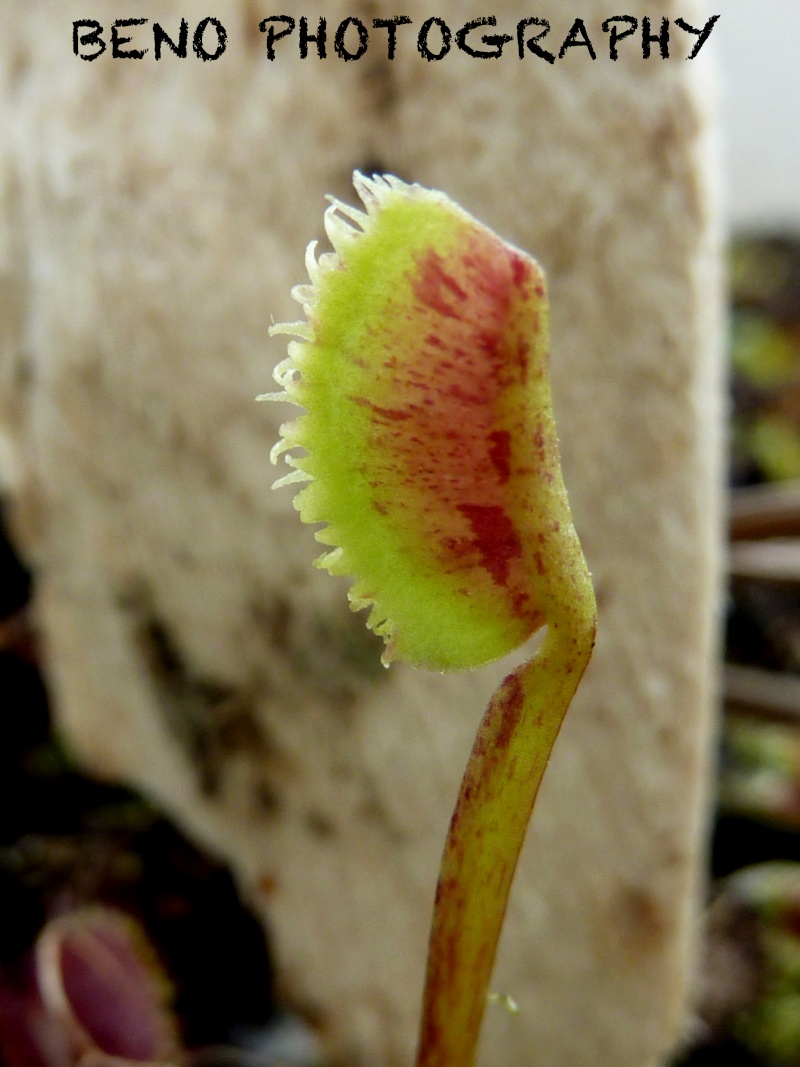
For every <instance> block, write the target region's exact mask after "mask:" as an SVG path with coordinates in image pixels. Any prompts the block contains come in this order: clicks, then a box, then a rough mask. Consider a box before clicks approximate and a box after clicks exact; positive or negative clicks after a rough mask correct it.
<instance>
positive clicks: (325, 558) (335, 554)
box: [314, 548, 342, 570]
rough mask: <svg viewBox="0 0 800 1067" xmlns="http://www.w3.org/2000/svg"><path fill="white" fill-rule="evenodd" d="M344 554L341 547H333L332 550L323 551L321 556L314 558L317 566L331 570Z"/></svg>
mask: <svg viewBox="0 0 800 1067" xmlns="http://www.w3.org/2000/svg"><path fill="white" fill-rule="evenodd" d="M341 555H342V549H341V548H334V549H331V551H330V552H323V553H322V555H321V556H317V558H316V559H315V560H314V566H315V567H324V568H325V569H326V570H331V568H332V567H335V566H336V564H337V563H338V561H339V559H340V558H341Z"/></svg>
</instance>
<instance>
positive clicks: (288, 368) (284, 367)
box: [272, 356, 300, 390]
mask: <svg viewBox="0 0 800 1067" xmlns="http://www.w3.org/2000/svg"><path fill="white" fill-rule="evenodd" d="M272 377H273V378H274V379H275V381H276V382H277V383H278V385H279V386H280V387H281V388H282V389H285V390H288V388H289V386H290V385H293V384H294V383H295V382H296V381H298V380H299V378H300V371H299V370H298V367H297V364H296V363H295V361H294V359H293V357H292V356H290V357H289V358H288V359H282V360H281V362H280V363H279V364H278V366H277V367H276V368H275V370H274V371H273V372H272Z"/></svg>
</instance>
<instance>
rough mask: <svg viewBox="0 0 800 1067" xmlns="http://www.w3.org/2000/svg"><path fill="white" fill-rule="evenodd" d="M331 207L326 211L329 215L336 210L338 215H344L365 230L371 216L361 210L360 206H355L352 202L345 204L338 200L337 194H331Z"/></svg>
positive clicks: (329, 198)
mask: <svg viewBox="0 0 800 1067" xmlns="http://www.w3.org/2000/svg"><path fill="white" fill-rule="evenodd" d="M328 200H329V201H330V205H331V206H330V207H329V208H328V210H327V211H326V212H325V214H326V215H327V214H328V213H329V212H334V211H335V212H336V213H337V214H338V215H343V216H344V217H345V218H346V219H349V220H350V221H351V222H352V223H353V224H354V225H356V226H358V228H359V229H361V230H363V229H364V227H365V226H366V225H367V224H368V222H369V217H368V216H367V215H365V214H364V212H363V211H361V209H360V208H357V207H353V206H352V205H351V204H345V203H343V202H342V201H341V200H337V199H336V197H335V196H329V197H328Z"/></svg>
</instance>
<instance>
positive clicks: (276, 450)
mask: <svg viewBox="0 0 800 1067" xmlns="http://www.w3.org/2000/svg"><path fill="white" fill-rule="evenodd" d="M294 447H295V445H294V442H293V441H287V440H286V438H285V437H279V438H278V440H277V441H276V442H275V444H274V445H273V446H272V448H271V449H270V453H269V461H270V463H272V464H273V466H274V465H275V464H276V463H277V462H278V459H279V458H280V457H281V456H282V455H283V453H284V452H288V451H289V449H290V448H294Z"/></svg>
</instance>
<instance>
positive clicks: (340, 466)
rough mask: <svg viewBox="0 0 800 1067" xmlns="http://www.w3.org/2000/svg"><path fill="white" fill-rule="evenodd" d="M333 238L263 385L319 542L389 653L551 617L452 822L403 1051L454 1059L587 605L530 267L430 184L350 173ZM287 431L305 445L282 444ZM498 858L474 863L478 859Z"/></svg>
mask: <svg viewBox="0 0 800 1067" xmlns="http://www.w3.org/2000/svg"><path fill="white" fill-rule="evenodd" d="M354 183H355V187H356V190H357V192H358V194H359V196H360V198H361V201H362V205H363V207H362V208H352V207H349V206H348V205H345V204H343V203H341V202H339V201H337V200H332V201H331V204H330V206H329V208H328V210H327V212H326V214H325V229H326V232H327V234H328V237H329V239H330V241H331V244H332V246H333V252H329V253H325V254H323V255H321V256H319V257H317V255H316V249H315V245H314V244H313V243H312V245H310V246H309V249H308V251H307V254H306V267H307V271H308V275H309V283H308V284H305V285H299V286H297V287H296V288H295V289H294V290H293V295H294V296H295V298H296V299H297V300H298V301H299V303H300V304H301V305H302V306H303V309H304V312H305V319H304V320H303V321H301V322H298V323H290V324H283V325H279V326H276V327H273V330H272V332H273V333H285V334H289V335H291V336H292V340H290V342H289V351H288V358H287V359H285V360H284V361H283V362H282V363H281V364H280V365H279V366H278V368H277V370H276V372H275V378H276V381H277V382H278V384H279V385H280V387H281V391H280V392H278V393H273V394H269V399H275V400H282V401H291V402H293V403H296V404H299V405H300V406H302V407H303V408H304V409H305V413H304V414H301V415H300V416H298V417H297V418H295V419H294V420H293V421H290V422H287V423H284V425H283V426H282V427H281V436H280V439H279V441H278V443H277V444H276V446H275V448H274V449H273V453H272V458H273V461H274V460H276V459H277V458H278V457H279V456H280V455H282V454H285V458H286V461H287V462H288V464H289V467H290V468H291V469H290V472H289V473H288V474H287V475H286V476H285V477H284V478H282V479H280V480H279V482H278V483H276V485H278V486H279V485H285V484H289V483H295V482H297V483H299V484H300V485H301V488H300V490H299V492H298V493H297V496H296V498H295V504H296V507H297V509H298V510H299V512H300V515H301V518H302V519H303V520H304V521H305V522H309V523H319V524H324V526H323V528H322V529H321V530H319V531H318V532H317V534H316V537H317V539H318V540H319V541H321V542H322V543H323V544H324V545H326V546H327V547H326V551H325V553H324V554H323V555H322V556H321V557H320V559H319V560H318V561H317V564H318V565H319V566H322V567H325V568H327V569H328V570H329V571H330V572H331V573H332V574H336V575H344V576H347V577H349V579H350V580H351V583H352V584H351V587H350V592H349V596H350V602H351V606H352V607H353V608H354V610H359V609H361V608H367V609H368V610H369V615H368V618H367V624H368V625H369V626H370V627H371V628H372V629H373V630H374V631H375V632H376V633H378V634H380V635H381V636H382V637H383V639H384V642H385V651H384V660H385V662H387V663H388V662H389V661H390V660H392V659H395V658H397V659H402V660H405V661H407V662H409V663H411V664H413V665H414V666H417V667H424V668H428V669H431V670H438V671H449V670H467V669H472V668H475V667H478V666H480V665H482V664H484V663H487V662H489V661H491V660H494V659H497V658H499V657H501V656H503V655H505V654H506V653H508V652H510V651H512V650H513V649H515V648H517V647H518V646H520V645H521V644H522V643H523V642H525V641H526V640H527V639H528V638H529V637H530V636H531V635H532V634H533V633H535V632H536V631H537V630H538V629H540V628H541V627H542V626H544V625H547V634H546V637H545V641H544V644H543V645H542V647H541V648H540V650H539V651H538V652H537V653H536V654H535V655H534V657H533V658H532V659H531V660H530V661H528V662H527V663H524V664H523V665H522V666H521V667H519V668H517V670H516V671H514V672H513V673H512V674H511V675H509V677H508V678H506V679H505V681H504V682H503V683H502V685H501V686H500V688H499V689H498V691H497V693H496V694H495V696H494V697H493V698H492V701H491V702H490V704H489V707H488V709H487V711H486V715H485V717H484V720H483V722H482V724H481V727H480V729H479V732H478V736H477V738H476V742H475V746H474V748H473V752H472V754H471V756H470V760H469V764H468V766H467V771H466V774H465V777H464V781H463V782H462V786H461V792H460V795H459V798H458V801H457V804H456V809H455V811H454V815H453V819H452V821H451V825H450V830H449V833H448V838H447V842H446V845H445V852H444V857H443V861H442V871H441V874H440V879H439V887H438V890H437V895H436V903H435V907H434V920H433V928H432V934H431V943H430V950H429V960H428V976H427V982H426V991H425V996H424V1005H423V1020H422V1025H421V1032H420V1047H419V1057H418V1064H419V1065H420V1067H423V1065H425V1067H431V1065H434V1064H437V1065H441V1067H445V1065H447V1067H468V1065H469V1064H471V1063H472V1061H473V1058H474V1054H475V1044H476V1041H477V1035H478V1031H479V1027H480V1021H481V1018H482V1015H483V1010H484V1006H485V1003H486V996H487V986H488V980H489V976H490V974H491V968H492V964H493V960H494V954H495V949H496V944H497V939H498V937H499V932H500V928H501V926H502V920H503V915H504V912H505V905H506V899H507V896H508V891H509V888H510V884H511V879H512V877H513V872H514V868H515V866H516V860H517V856H518V853H519V849H520V847H521V844H522V840H523V838H524V833H525V828H526V826H527V823H528V819H529V817H530V812H531V809H532V806H533V802H534V799H535V796H536V792H537V790H538V785H539V782H540V780H541V776H542V774H543V772H544V767H545V765H546V763H547V758H548V756H549V753H550V750H551V748H552V745H553V743H554V741H555V737H556V735H557V733H558V728H559V726H560V723H561V721H562V719H563V716H564V714H565V712H566V710H567V707H568V705H569V702H570V700H571V697H572V694H573V693H574V690H575V688H576V686H577V684H578V681H579V680H580V677H581V675H582V674H583V671H584V669H585V667H586V664H587V663H588V660H589V657H590V655H591V650H592V646H593V642H594V633H595V626H596V611H595V603H594V594H593V590H592V585H591V580H590V577H589V573H588V569H587V567H586V563H585V560H584V557H583V553H582V551H581V547H580V543H579V541H578V538H577V535H576V533H575V530H574V527H573V523H572V518H571V514H570V509H569V503H568V500H567V496H566V491H565V488H564V484H563V479H562V475H561V465H560V458H559V449H558V440H557V437H556V429H555V422H554V419H553V412H552V401H551V393H550V378H549V370H548V361H549V340H548V303H547V295H546V286H545V279H544V275H543V272H542V270H541V268H540V267H539V265H538V264H537V263H536V261H535V260H533V259H532V258H531V257H530V256H528V255H526V254H525V253H524V252H522V251H520V250H519V249H517V248H515V247H514V246H512V245H510V244H508V243H507V242H505V241H503V240H502V239H501V238H499V237H498V236H497V235H496V234H494V233H493V232H492V231H491V230H489V229H488V228H487V227H486V226H484V225H482V224H481V223H479V222H478V221H477V220H475V219H474V218H473V217H472V216H471V215H469V214H467V212H465V211H464V210H463V209H462V208H460V207H459V206H458V205H456V204H455V203H454V202H453V201H452V200H451V199H450V198H449V197H448V196H446V195H445V194H444V193H441V192H435V191H431V190H427V189H424V188H422V187H420V186H418V185H407V184H405V183H404V182H401V181H400V180H399V179H397V178H393V177H391V176H382V177H374V178H366V177H364V176H362V175H360V174H358V173H357V174H356V175H355V176H354ZM295 449H300V450H301V452H300V454H296V452H295V451H294V450H295ZM490 871H491V872H494V875H493V877H492V878H491V879H487V877H486V874H487V872H490Z"/></svg>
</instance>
